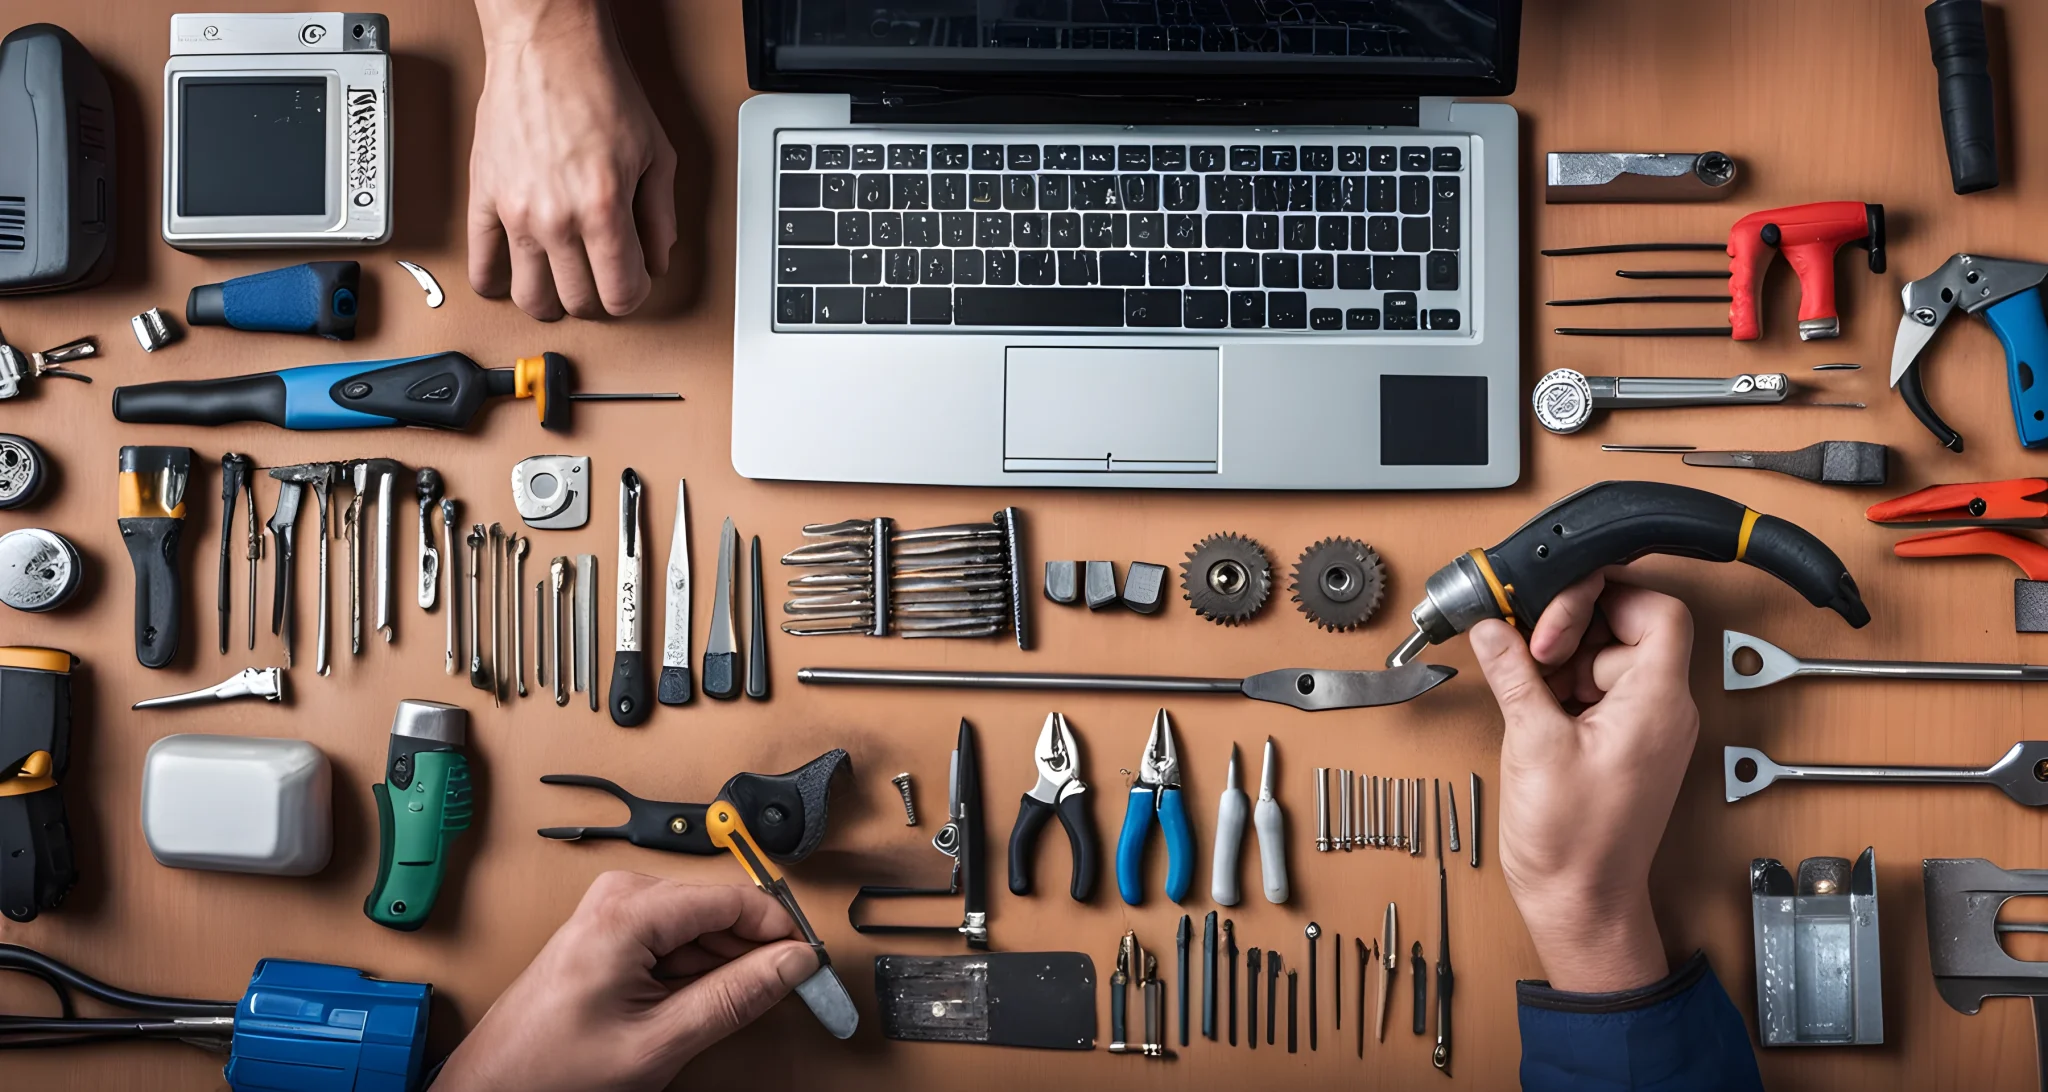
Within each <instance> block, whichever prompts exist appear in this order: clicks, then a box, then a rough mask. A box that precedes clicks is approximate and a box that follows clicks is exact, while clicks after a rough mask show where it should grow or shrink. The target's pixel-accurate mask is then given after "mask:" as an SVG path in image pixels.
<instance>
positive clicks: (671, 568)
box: [655, 481, 697, 705]
mask: <svg viewBox="0 0 2048 1092" xmlns="http://www.w3.org/2000/svg"><path fill="white" fill-rule="evenodd" d="M666 588H667V591H666V594H667V596H668V599H667V601H666V602H665V603H664V604H663V606H664V608H665V610H666V612H667V613H666V614H665V615H664V617H663V622H662V630H661V683H660V685H659V686H658V687H657V688H656V691H655V696H656V697H657V698H659V699H660V701H661V704H663V705H688V704H690V699H691V698H692V697H694V696H695V694H696V689H697V687H696V683H695V682H694V681H693V680H692V679H691V677H690V491H689V482H687V481H678V482H676V522H675V529H674V530H672V531H671V532H670V533H669V540H668V581H667V584H666Z"/></svg>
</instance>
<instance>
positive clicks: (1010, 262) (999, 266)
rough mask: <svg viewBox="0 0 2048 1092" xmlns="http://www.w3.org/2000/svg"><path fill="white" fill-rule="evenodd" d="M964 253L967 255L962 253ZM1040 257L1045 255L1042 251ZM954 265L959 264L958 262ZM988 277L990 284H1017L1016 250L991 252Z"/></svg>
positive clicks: (989, 253)
mask: <svg viewBox="0 0 2048 1092" xmlns="http://www.w3.org/2000/svg"><path fill="white" fill-rule="evenodd" d="M962 253H963V254H964V253H966V252H965V251H962ZM1040 256H1041V257H1043V256H1044V253H1043V252H1042V251H1041V252H1040ZM954 264H956V265H957V264H959V263H958V262H957V261H956V262H955V263H954ZM986 264H987V266H988V269H987V270H986V272H987V276H986V277H985V278H984V279H986V280H987V281H988V283H990V284H1016V283H1017V252H1016V251H1014V250H991V251H989V252H988V261H987V263H986Z"/></svg>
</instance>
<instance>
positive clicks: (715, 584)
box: [704, 516, 740, 656]
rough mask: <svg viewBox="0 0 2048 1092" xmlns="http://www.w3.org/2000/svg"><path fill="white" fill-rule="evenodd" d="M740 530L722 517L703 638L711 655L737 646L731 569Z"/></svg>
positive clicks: (735, 649)
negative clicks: (706, 631) (707, 625)
mask: <svg viewBox="0 0 2048 1092" xmlns="http://www.w3.org/2000/svg"><path fill="white" fill-rule="evenodd" d="M739 548H740V533H739V531H737V530H735V529H734V528H733V525H732V517H731V516H727V517H725V526H723V527H721V528H719V531H718V571H717V572H716V573H714V574H712V578H711V579H712V588H713V591H714V593H715V594H714V595H713V598H712V600H711V633H710V635H709V636H708V637H706V638H705V641H704V651H705V652H706V653H707V654H710V655H713V656H723V655H726V654H728V653H732V652H735V651H737V650H738V649H739V643H740V639H739V631H738V630H737V629H736V628H735V627H734V626H733V621H732V572H733V561H734V555H735V554H737V553H738V552H739Z"/></svg>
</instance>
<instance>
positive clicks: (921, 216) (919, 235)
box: [903, 212, 939, 247]
mask: <svg viewBox="0 0 2048 1092" xmlns="http://www.w3.org/2000/svg"><path fill="white" fill-rule="evenodd" d="M903 245H904V246H917V247H925V246H937V245H939V214H938V213H936V212H906V213H904V214H903Z"/></svg>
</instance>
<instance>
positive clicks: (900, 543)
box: [782, 508, 1031, 650]
mask: <svg viewBox="0 0 2048 1092" xmlns="http://www.w3.org/2000/svg"><path fill="white" fill-rule="evenodd" d="M803 533H804V537H805V538H807V539H809V540H811V541H809V542H807V543H805V544H804V545H802V546H799V547H797V548H796V549H794V550H791V551H790V552H788V553H786V554H784V555H782V563H783V564H784V565H790V566H796V567H801V568H804V569H807V570H810V571H808V572H805V573H804V574H803V575H801V576H798V577H795V578H793V579H791V580H790V582H789V587H790V590H791V592H793V593H794V594H793V596H792V597H791V598H790V599H789V600H788V601H787V602H785V603H783V605H782V609H783V611H784V612H785V613H786V614H788V615H790V616H791V617H790V620H789V621H787V622H784V623H783V624H782V631H783V632H784V633H787V634H789V635H791V636H793V637H816V636H823V635H825V634H834V633H861V634H866V635H868V636H871V637H886V636H888V635H889V634H890V633H892V632H893V633H895V634H897V635H898V636H902V637H993V636H995V635H997V634H1000V633H1003V632H1005V631H1010V632H1014V633H1015V634H1016V636H1017V647H1018V648H1020V649H1026V650H1028V649H1030V647H1031V631H1030V625H1029V621H1028V618H1027V616H1026V615H1025V613H1024V590H1025V586H1026V585H1025V578H1024V557H1023V525H1022V516H1021V514H1020V513H1019V512H1018V511H1017V509H1015V508H1005V509H1003V510H1002V511H1000V512H997V513H995V514H994V515H992V516H990V517H989V521H988V522H987V523H956V524H951V525H948V526H945V527H927V528H923V529H920V530H914V531H903V530H898V529H897V528H896V524H895V521H893V520H891V519H890V518H889V517H887V516H877V517H875V518H873V519H853V520H842V521H840V522H838V523H823V524H820V523H813V524H809V525H807V526H805V527H804V529H803Z"/></svg>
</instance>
